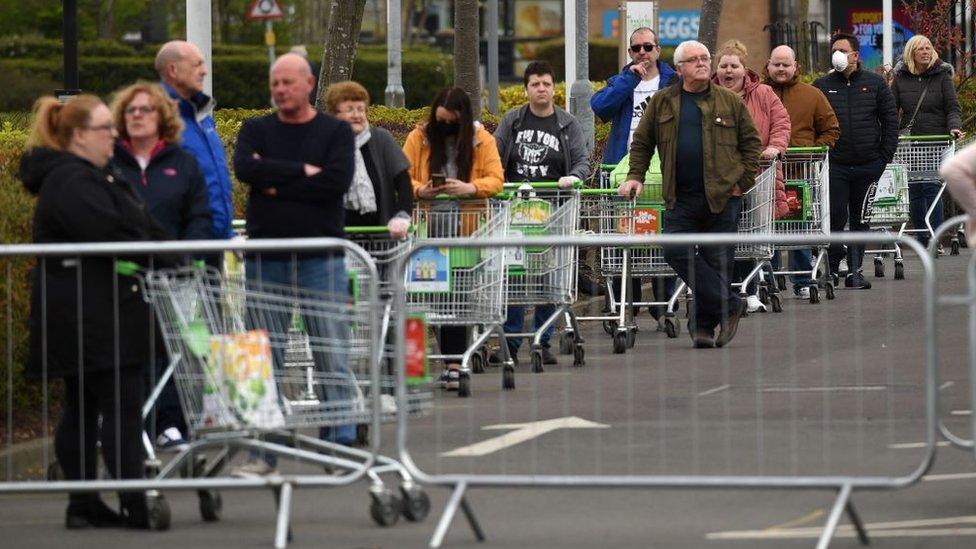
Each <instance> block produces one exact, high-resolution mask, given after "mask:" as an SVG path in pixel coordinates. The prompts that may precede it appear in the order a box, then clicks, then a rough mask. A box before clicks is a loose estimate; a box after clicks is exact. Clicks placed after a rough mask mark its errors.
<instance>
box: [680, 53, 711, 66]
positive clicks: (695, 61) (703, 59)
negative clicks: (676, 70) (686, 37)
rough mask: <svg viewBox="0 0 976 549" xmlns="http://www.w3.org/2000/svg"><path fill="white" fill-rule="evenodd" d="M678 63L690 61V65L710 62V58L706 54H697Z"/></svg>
mask: <svg viewBox="0 0 976 549" xmlns="http://www.w3.org/2000/svg"><path fill="white" fill-rule="evenodd" d="M678 62H679V63H691V64H692V65H697V64H699V63H704V64H706V65H707V64H709V63H711V62H712V58H711V57H710V56H708V55H699V56H698V57H688V58H686V59H682V60H681V61H678Z"/></svg>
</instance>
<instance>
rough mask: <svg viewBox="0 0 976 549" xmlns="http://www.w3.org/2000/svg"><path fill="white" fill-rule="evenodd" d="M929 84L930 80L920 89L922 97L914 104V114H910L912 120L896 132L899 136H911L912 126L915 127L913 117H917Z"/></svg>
mask: <svg viewBox="0 0 976 549" xmlns="http://www.w3.org/2000/svg"><path fill="white" fill-rule="evenodd" d="M931 83H932V81H931V79H930V80H929V81H928V82H926V83H925V87H924V88H922V95H920V96H918V103H916V104H915V112H913V113H912V118H911V120H909V121H908V124H906V125H905V127H904V128H902V129H901V130H899V131H898V135H899V136H902V135H911V134H912V126H914V125H915V117H916V116H918V109H920V108H921V107H922V100H923V99H925V92H927V91H929V84H931Z"/></svg>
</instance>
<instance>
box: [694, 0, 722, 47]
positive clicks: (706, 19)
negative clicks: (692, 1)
mask: <svg viewBox="0 0 976 549" xmlns="http://www.w3.org/2000/svg"><path fill="white" fill-rule="evenodd" d="M721 18H722V0H702V3H701V18H700V19H699V22H698V41H699V42H701V43H702V44H705V47H707V48H708V51H709V52H711V53H712V54H714V53H715V47H716V45H717V43H718V24H719V21H720V20H721Z"/></svg>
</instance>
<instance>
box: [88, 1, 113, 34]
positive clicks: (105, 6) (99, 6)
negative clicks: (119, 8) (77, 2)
mask: <svg viewBox="0 0 976 549" xmlns="http://www.w3.org/2000/svg"><path fill="white" fill-rule="evenodd" d="M93 4H95V5H94V6H93V7H94V8H95V9H94V12H95V13H96V15H97V17H96V20H97V26H98V29H97V32H98V38H99V39H101V40H111V39H112V34H113V31H114V28H113V27H114V26H115V0H95V2H93Z"/></svg>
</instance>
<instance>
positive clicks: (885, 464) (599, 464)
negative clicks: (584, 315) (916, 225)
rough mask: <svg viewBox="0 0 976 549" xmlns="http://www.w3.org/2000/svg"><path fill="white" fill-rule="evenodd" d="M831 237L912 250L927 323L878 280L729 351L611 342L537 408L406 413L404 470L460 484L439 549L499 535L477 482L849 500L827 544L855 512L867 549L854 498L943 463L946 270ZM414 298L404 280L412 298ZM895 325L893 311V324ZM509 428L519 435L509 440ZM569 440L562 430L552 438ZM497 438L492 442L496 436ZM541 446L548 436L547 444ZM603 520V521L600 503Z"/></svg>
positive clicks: (727, 237)
mask: <svg viewBox="0 0 976 549" xmlns="http://www.w3.org/2000/svg"><path fill="white" fill-rule="evenodd" d="M707 238H708V243H709V244H710V245H724V246H733V245H738V244H745V245H769V244H775V245H789V246H814V245H822V244H824V242H825V239H824V237H823V236H822V235H802V236H782V235H773V236H772V237H769V236H762V235H741V234H728V233H722V234H718V233H716V234H709V235H708V237H707ZM702 239H703V236H702V235H694V234H681V235H670V234H669V235H643V236H603V235H599V236H597V235H590V236H587V237H586V238H585V242H586V243H587V244H590V245H594V246H613V247H625V248H637V247H648V246H688V247H693V246H697V245H701V243H702ZM582 242H583V241H582V240H581V239H580V238H572V237H525V238H520V239H512V238H503V239H497V240H491V241H480V242H459V241H457V240H451V239H432V240H429V241H427V242H422V243H418V244H417V246H416V247H415V249H414V250H413V251H412V253H417V252H418V251H420V250H422V249H423V248H424V247H458V248H473V247H490V248H503V247H510V246H547V247H548V246H566V247H572V246H578V245H580V244H581V243H582ZM827 242H829V243H837V244H853V243H864V244H869V245H890V244H895V243H897V244H899V245H901V246H903V247H905V248H906V249H910V250H912V251H913V252H915V253H917V254H918V256H919V257H918V261H917V263H913V265H917V266H918V269H919V270H920V271H921V272H922V274H923V276H921V277H919V280H917V281H915V282H913V284H918V285H919V286H922V291H920V292H918V293H913V294H911V296H912V297H914V299H915V300H914V301H911V302H910V303H908V306H910V307H912V308H913V309H914V308H915V306H916V305H917V307H918V308H919V309H920V311H917V316H918V317H919V318H920V319H921V326H922V328H921V329H917V326H918V325H917V324H915V323H910V324H907V325H906V324H905V323H901V324H902V327H901V330H900V331H895V328H893V327H892V323H891V322H885V321H884V319H886V318H889V317H896V316H897V317H898V318H903V316H902V315H905V314H912V313H906V312H905V311H902V310H900V309H898V307H900V306H902V305H904V304H906V299H905V295H904V294H905V292H904V290H903V289H901V288H902V286H901V285H900V284H899V285H897V286H896V285H894V284H885V285H879V286H877V287H876V288H875V289H874V290H872V292H858V293H853V292H852V293H850V294H845V298H844V299H842V300H837V301H835V302H834V304H833V305H832V307H830V308H825V307H818V308H805V307H801V308H796V307H794V308H791V309H789V310H788V311H787V312H786V313H785V314H783V315H775V316H767V315H750V317H749V318H748V319H744V320H743V321H742V322H743V324H741V325H740V328H739V335H738V337H737V338H736V339H735V341H733V342H732V343H731V344H730V345H727V346H725V347H723V348H721V349H704V350H703V349H691V348H690V346H689V342H688V341H687V340H683V341H677V340H670V339H664V338H659V339H656V340H651V341H650V342H643V340H642V343H641V345H642V351H641V352H640V353H630V354H628V355H626V356H625V357H619V356H618V355H612V354H610V353H609V352H608V350H607V349H606V348H605V347H606V346H605V345H604V348H603V349H602V350H601V349H599V348H596V345H594V344H591V345H590V348H589V349H588V350H587V357H588V360H593V361H597V360H601V359H602V360H605V361H607V362H605V363H603V364H595V365H594V367H593V368H586V369H568V371H567V372H566V374H565V375H563V376H533V378H532V380H533V384H534V385H535V386H534V387H533V388H531V390H529V391H530V392H527V393H523V394H522V395H521V396H522V397H525V396H526V395H529V396H530V397H532V399H531V401H530V402H528V403H526V402H525V401H524V400H525V399H524V398H519V399H515V398H512V397H511V396H509V395H510V393H506V392H504V391H498V392H496V394H497V396H498V399H499V402H498V403H497V404H493V403H487V404H486V405H484V406H480V407H478V408H477V409H472V410H471V411H469V412H468V413H464V412H460V413H459V412H458V411H457V410H456V409H454V408H456V407H452V406H448V407H447V408H445V409H443V410H439V409H438V406H436V405H435V409H434V411H433V414H432V417H431V418H424V419H421V420H419V422H417V423H415V422H414V421H413V420H411V419H410V418H407V417H405V416H403V415H401V416H399V418H398V429H397V447H398V450H399V453H400V454H399V455H400V458H401V461H402V462H403V464H404V465H405V466H406V467H407V468H408V470H409V471H410V472H411V473H412V474H413V475H414V476H415V478H416V479H417V480H418V482H420V483H422V484H424V485H432V486H441V487H444V488H448V489H450V490H451V491H452V494H451V496H450V499H449V501H448V503H447V506H446V508H445V509H444V511H443V514H442V516H441V519H440V521H439V522H438V525H437V527H436V529H435V531H434V533H433V536H432V538H431V540H430V546H431V547H439V546H440V545H441V544H442V543H443V542H444V538H445V535H446V533H447V531H448V529H449V527H450V524H451V522H452V520H453V518H454V515H455V514H456V512H457V510H458V509H459V508H460V509H461V510H462V511H463V512H464V514H465V516H466V518H467V521H468V522H469V524H470V526H471V527H472V529H473V531H474V534H475V536H476V537H477V538H478V539H479V540H484V539H485V535H484V531H483V530H482V528H481V526H480V524H479V522H478V520H477V518H476V516H475V512H474V509H473V508H472V506H471V505H470V504H469V502H468V500H467V499H466V497H465V496H466V493H467V491H468V490H469V489H471V488H496V489H497V488H535V489H538V488H584V487H587V488H598V487H603V488H631V489H632V488H692V489H702V490H704V489H719V488H721V489H785V490H801V489H802V490H828V491H833V492H835V493H836V495H835V498H834V500H833V506H832V507H831V509H830V512H829V514H828V516H827V520H826V523H825V524H824V527H823V530H822V531H820V532H814V533H813V537H818V542H817V547H818V548H823V547H827V546H828V544H829V543H830V541H831V539H832V538H833V537H834V535H835V533H836V531H837V528H838V524H839V522H840V520H841V518H842V515H844V514H845V513H846V515H847V516H848V517H849V519H850V520H851V522H852V523H853V526H854V529H855V531H856V533H857V535H858V537H859V538H860V540H861V541H862V543H865V544H866V543H867V532H866V531H865V527H864V525H863V524H862V523H861V521H860V519H859V518H858V515H857V513H856V511H855V508H854V505H853V502H852V494H853V493H854V492H855V491H862V490H893V489H901V488H906V487H909V486H912V485H913V484H915V483H916V482H918V481H919V480H920V479H921V477H922V476H923V475H924V474H925V473H926V472H927V471H928V470H929V469H930V467H931V466H932V464H933V459H934V455H935V451H936V438H937V436H938V414H937V408H938V391H937V377H936V369H935V365H936V364H937V359H938V348H937V346H936V344H935V339H934V334H935V333H936V332H937V325H936V320H937V318H936V316H935V286H934V284H933V278H932V277H933V273H934V267H933V260H932V258H931V257H930V256H929V255H928V254H927V253H925V250H924V248H922V247H921V245H919V244H918V242H916V241H915V240H914V239H910V238H906V237H903V236H899V235H890V234H878V233H844V234H838V235H831V237H830V238H829V239H827ZM401 263H402V261H401ZM399 271H400V269H397V272H399ZM405 299H406V295H405V292H404V290H403V288H402V287H401V286H397V288H396V296H395V300H396V302H397V303H400V304H402V303H404V302H405ZM842 306H847V307H849V310H848V311H847V312H846V314H845V315H844V317H843V318H844V322H845V327H844V329H843V330H838V329H836V319H837V312H838V311H837V307H842ZM828 309H831V311H830V312H828ZM879 315H885V316H882V317H881V320H882V321H880V322H879V321H878V320H879ZM812 320H817V322H816V323H812V322H811V321H812ZM399 322H400V326H399V328H398V329H397V330H396V333H397V337H398V342H397V363H398V364H399V367H398V368H397V372H398V375H399V380H398V384H397V396H398V398H400V399H403V398H406V397H407V395H408V392H407V384H406V376H405V375H404V374H403V372H404V364H405V363H404V358H405V347H404V345H405V339H404V335H403V320H402V319H399ZM744 330H745V331H744ZM750 332H751V333H750ZM644 345H647V347H644ZM801 345H802V346H803V347H800V346H801ZM676 346H680V349H679V348H677V347H676ZM879 348H880V350H879ZM817 352H820V353H824V354H823V355H822V356H820V355H818V354H817ZM866 356H867V357H868V358H867V359H866ZM582 376H587V377H582ZM584 397H585V399H586V401H585V402H584ZM480 400H483V399H480ZM551 413H555V414H560V415H563V416H566V417H555V418H553V417H552V416H551V415H549V414H551ZM584 416H588V417H590V418H591V419H584ZM572 429H587V430H588V431H570V430H572ZM497 430H508V431H512V432H508V433H504V434H501V436H492V435H493V434H494V433H495V432H497ZM557 430H559V431H560V433H561V435H556V434H547V433H553V431H557ZM485 433H488V436H491V438H487V439H485V438H484V436H485ZM542 436H545V437H547V438H545V440H536V437H542ZM905 437H919V438H917V439H915V440H922V441H924V442H922V443H918V444H912V445H910V446H908V448H909V449H907V450H902V449H900V447H901V446H902V445H900V444H898V443H901V442H905ZM909 440H911V439H909ZM459 443H460V444H462V446H460V447H455V445H456V444H459ZM583 508H585V505H584V507H582V508H581V509H583ZM586 512H587V513H589V514H588V515H587V518H588V519H589V520H592V518H593V517H592V512H593V511H592V509H589V510H587V511H586ZM805 530H809V529H805Z"/></svg>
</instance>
